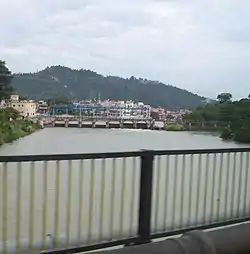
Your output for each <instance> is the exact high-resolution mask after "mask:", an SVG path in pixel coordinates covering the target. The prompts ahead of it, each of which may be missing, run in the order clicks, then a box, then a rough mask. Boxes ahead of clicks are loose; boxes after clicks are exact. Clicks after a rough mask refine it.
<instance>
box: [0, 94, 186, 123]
mask: <svg viewBox="0 0 250 254" xmlns="http://www.w3.org/2000/svg"><path fill="white" fill-rule="evenodd" d="M72 106H73V107H74V108H80V109H82V110H81V111H82V112H81V113H82V114H83V115H93V114H94V115H95V116H101V117H102V116H104V117H109V118H122V119H131V118H138V119H149V118H151V117H152V116H156V118H157V119H158V120H162V121H165V120H173V121H176V120H178V119H180V118H181V117H182V116H183V114H186V113H187V112H188V111H187V110H185V109H183V110H178V111H169V110H166V109H163V108H153V107H151V106H150V105H145V104H144V103H143V102H134V101H113V100H105V101H101V100H99V101H97V102H92V101H79V102H75V103H73V105H72ZM72 106H71V108H72ZM0 107H2V108H3V107H12V108H14V109H16V110H17V111H19V112H20V114H21V115H22V116H23V117H37V116H39V115H46V114H53V113H54V114H70V113H71V112H72V111H69V110H67V109H70V107H66V106H64V107H62V106H60V105H57V108H56V107H55V108H56V109H57V111H54V112H53V110H51V108H50V107H49V106H48V105H47V103H46V101H43V100H40V101H38V102H37V101H34V100H20V98H19V95H11V96H10V100H8V101H1V102H0ZM60 109H63V110H60ZM65 109H66V110H67V111H69V112H65ZM153 118H154V117H153Z"/></svg>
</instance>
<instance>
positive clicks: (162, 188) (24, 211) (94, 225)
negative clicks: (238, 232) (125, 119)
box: [0, 128, 250, 242]
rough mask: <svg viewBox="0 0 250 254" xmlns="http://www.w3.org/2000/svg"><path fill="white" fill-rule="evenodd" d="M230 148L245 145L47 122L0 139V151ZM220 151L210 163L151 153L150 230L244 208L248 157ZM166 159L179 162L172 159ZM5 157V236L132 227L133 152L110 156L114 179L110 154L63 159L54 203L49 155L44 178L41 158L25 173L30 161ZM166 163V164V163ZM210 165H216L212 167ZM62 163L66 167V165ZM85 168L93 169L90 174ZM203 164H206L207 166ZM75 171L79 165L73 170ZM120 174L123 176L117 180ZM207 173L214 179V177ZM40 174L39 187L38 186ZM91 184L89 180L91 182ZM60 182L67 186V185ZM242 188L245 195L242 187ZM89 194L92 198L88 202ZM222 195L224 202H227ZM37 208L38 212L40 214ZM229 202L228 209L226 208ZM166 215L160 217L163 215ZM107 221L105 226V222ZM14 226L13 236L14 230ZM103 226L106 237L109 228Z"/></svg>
mask: <svg viewBox="0 0 250 254" xmlns="http://www.w3.org/2000/svg"><path fill="white" fill-rule="evenodd" d="M232 147H246V146H244V145H240V144H236V143H233V142H223V141H221V140H220V139H219V137H218V136H216V135H214V136H213V135H209V134H205V133H203V134H202V133H191V132H165V131H151V130H124V129H123V130H120V129H111V130H106V129H80V128H47V129H44V130H41V131H38V132H36V133H34V134H32V135H30V136H27V137H25V138H22V139H20V140H17V141H15V142H13V143H12V144H6V145H3V146H2V147H1V148H0V155H33V154H61V153H92V152H116V151H137V150H140V149H153V150H163V149H165V150H167V149H202V148H232ZM226 156H227V155H225V156H223V158H224V159H223V161H221V158H219V157H218V158H217V161H216V162H214V158H210V157H211V156H210V157H209V158H208V157H206V155H204V156H201V157H200V161H199V158H198V157H197V156H196V157H194V158H192V156H189V155H188V156H186V158H183V157H178V158H177V159H176V158H175V157H174V156H170V157H171V158H168V157H166V156H163V157H162V158H156V161H155V173H154V192H153V204H154V205H153V214H152V230H153V231H155V232H159V231H161V230H166V229H173V228H178V226H179V227H182V226H183V225H184V224H185V225H187V224H190V223H192V221H193V222H197V220H198V221H199V222H200V223H204V222H205V223H206V222H209V221H210V220H216V218H214V219H213V217H211V214H212V216H217V219H218V218H220V217H222V216H224V217H225V216H226V217H230V216H231V217H232V216H237V215H239V214H240V213H241V215H244V214H245V213H246V212H247V209H249V205H250V204H248V203H249V202H248V203H247V204H246V200H249V199H250V197H249V194H248V193H249V190H248V185H247V181H248V175H250V174H248V173H247V172H248V169H249V168H248V167H249V164H247V163H249V157H248V155H247V154H243V155H241V157H240V155H237V156H236V157H234V158H233V157H232V156H231V157H230V156H227V157H226ZM167 163H168V164H167ZM174 163H179V164H178V165H175V164H174ZM192 163H193V164H192ZM214 163H215V164H214ZM8 164H9V165H8V170H7V172H8V173H7V216H6V217H7V218H3V216H1V218H0V225H3V220H6V221H7V223H6V225H7V238H8V240H9V241H14V242H15V240H16V239H17V238H19V237H21V238H22V239H27V238H29V237H31V236H32V238H33V239H32V241H34V242H39V241H41V240H42V239H43V238H44V233H50V234H52V235H54V234H57V230H56V228H57V226H58V234H59V235H60V237H61V238H62V239H65V237H66V236H67V234H70V238H71V241H72V242H76V240H77V239H78V238H79V236H80V238H81V240H82V241H86V239H89V237H90V238H91V239H89V240H93V239H94V240H98V239H110V238H115V237H123V236H128V235H134V234H136V227H137V222H138V220H137V210H138V196H139V176H140V175H139V172H140V171H139V165H140V161H139V158H136V159H132V158H131V159H130V158H129V159H126V161H124V160H117V162H116V164H115V166H116V170H115V171H116V173H115V179H114V183H112V180H111V178H112V176H113V174H114V171H113V168H112V167H113V166H112V165H114V164H113V161H112V160H107V161H106V162H105V164H104V163H103V161H100V160H98V161H97V162H95V164H94V165H93V164H91V161H84V162H83V164H81V163H79V161H75V162H74V161H73V162H72V164H70V165H69V164H67V163H64V162H62V163H61V164H60V175H59V177H60V180H59V187H58V190H59V195H60V198H59V203H58V205H57V199H56V198H55V195H56V194H55V192H56V187H57V183H56V173H57V171H56V163H55V162H50V163H49V164H48V178H47V180H44V179H45V178H44V164H43V163H36V165H35V170H34V171H33V172H35V173H34V175H33V176H32V174H31V172H32V164H30V163H22V165H21V166H20V165H18V164H16V163H8ZM79 165H80V166H79ZM167 165H169V167H168V168H167ZM190 165H192V166H190ZM232 165H233V166H232ZM239 165H240V168H242V170H241V171H240V172H238V171H236V173H235V172H234V171H233V168H232V167H234V169H235V168H236V166H239ZM18 167H19V170H20V169H21V171H22V175H21V184H20V186H21V188H19V189H17V183H18V174H17V172H18ZM191 167H192V168H191ZM214 167H216V168H217V169H216V170H215V168H214ZM69 168H70V169H71V170H68V169H69ZM93 168H94V170H95V172H94V173H93V175H92V172H93ZM103 169H104V170H105V172H104V170H103ZM123 169H124V170H123ZM197 169H200V170H197ZM204 169H211V170H209V172H208V170H207V171H206V170H204ZM212 169H213V170H214V171H213V170H212ZM81 171H82V172H83V171H84V172H83V173H82V174H81ZM177 171H178V172H177ZM210 171H211V172H214V173H211V172H210ZM70 172H71V173H70ZM207 172H208V173H207ZM230 172H231V173H230ZM220 173H221V174H220ZM213 174H214V178H213ZM91 176H94V178H93V181H91ZM0 177H1V178H0V183H1V184H0V185H1V186H3V182H1V181H3V165H2V167H1V166H0ZM124 177H125V178H126V180H125V181H124V182H123V180H122V179H123V178H124ZM246 178H247V179H246ZM102 179H104V180H102ZM197 179H198V180H197ZM214 179H219V180H218V181H217V183H215V182H214V181H215V180H214ZM245 179H246V180H245ZM45 181H46V186H47V188H46V190H47V191H46V192H45V191H44V186H45ZM234 181H235V182H236V183H235V184H234ZM229 182H230V183H232V184H231V185H232V186H231V185H230V184H228V183H229ZM32 184H33V185H34V189H33V191H32V195H31V192H30V188H31V187H30V185H32ZM91 184H94V185H93V188H92V189H91ZM68 185H71V188H70V189H69V188H68ZM221 186H222V187H221ZM230 186H231V187H230ZM228 188H229V189H228ZM122 189H124V191H122ZM91 190H92V192H91ZM198 190H199V191H198ZM231 190H233V191H234V192H235V190H238V192H237V193H236V194H234V193H231V192H232V191H231ZM2 191H3V188H1V190H0V211H1V213H2V209H3V195H2ZM246 192H247V194H245V193H246ZM166 193H167V194H166ZM217 193H219V194H218V195H219V196H218V195H217ZM45 194H46V196H47V200H46V206H45V204H44V201H45V200H44V195H45ZM216 195H217V196H216ZM69 196H70V198H69ZM90 197H92V201H91V200H90ZM111 197H113V198H114V199H113V200H114V203H112V198H111ZM165 197H166V198H165ZM230 197H231V201H228V202H227V199H228V200H229V199H230ZM79 198H80V199H82V202H79V200H80V199H79ZM102 198H104V199H103V200H104V202H103V203H102V202H101V200H102ZM204 198H206V199H207V202H206V203H204V202H203V201H204ZM239 198H240V200H239ZM31 203H33V205H34V206H33V207H34V209H32V206H31V205H30V204H31ZM18 204H20V207H21V209H20V214H19V213H18V212H19V210H18V209H17V207H18ZM197 205H198V208H197ZM45 207H46V214H45V213H44V209H45ZM69 207H70V209H69ZM57 208H58V209H57ZM197 209H198V210H197ZM230 209H231V210H232V209H234V210H235V211H234V212H233V213H230ZM122 210H123V211H122ZM79 211H80V213H79ZM237 213H238V214H237ZM31 214H33V218H32V223H31V224H32V225H31V224H30V218H31V217H30V215H31ZM18 216H20V217H21V223H20V228H19V225H18V223H17V222H18V220H17V217H18ZM44 216H46V217H44ZM166 216H167V218H164V217H166ZM121 218H122V219H121ZM44 219H46V224H45V223H43V220H44ZM56 222H58V225H57V224H56ZM68 222H69V223H68ZM101 222H102V223H101ZM111 222H112V224H113V226H112V228H111V227H110V224H111ZM67 223H68V224H70V227H67ZM90 228H91V229H90ZM19 231H20V235H19V233H17V232H19ZM100 232H101V233H100ZM112 232H113V233H112ZM111 233H112V234H113V236H111V235H110V234H111ZM90 235H91V236H90ZM0 237H1V238H2V237H3V236H2V230H0ZM78 240H79V239H78ZM0 242H1V240H0Z"/></svg>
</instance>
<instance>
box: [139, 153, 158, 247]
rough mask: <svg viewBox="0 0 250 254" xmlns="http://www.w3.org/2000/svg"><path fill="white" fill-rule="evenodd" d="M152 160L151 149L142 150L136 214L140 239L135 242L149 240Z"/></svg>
mask: <svg viewBox="0 0 250 254" xmlns="http://www.w3.org/2000/svg"><path fill="white" fill-rule="evenodd" d="M153 161H154V154H153V151H147V150H144V151H143V153H142V155H141V179H140V201H139V214H138V215H139V225H138V235H139V238H140V240H139V241H138V242H137V243H136V244H143V243H149V242H150V227H151V199H152V186H153Z"/></svg>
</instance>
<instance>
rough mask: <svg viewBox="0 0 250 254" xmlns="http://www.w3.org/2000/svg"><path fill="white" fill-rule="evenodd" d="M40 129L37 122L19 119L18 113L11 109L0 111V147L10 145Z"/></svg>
mask: <svg viewBox="0 0 250 254" xmlns="http://www.w3.org/2000/svg"><path fill="white" fill-rule="evenodd" d="M40 129H41V125H40V122H39V121H37V120H28V119H21V118H20V116H19V113H18V112H17V111H16V110H14V109H11V108H6V109H0V145H3V144H4V143H10V142H12V141H14V140H17V139H19V138H22V137H25V136H27V135H29V134H32V133H33V132H35V131H37V130H40Z"/></svg>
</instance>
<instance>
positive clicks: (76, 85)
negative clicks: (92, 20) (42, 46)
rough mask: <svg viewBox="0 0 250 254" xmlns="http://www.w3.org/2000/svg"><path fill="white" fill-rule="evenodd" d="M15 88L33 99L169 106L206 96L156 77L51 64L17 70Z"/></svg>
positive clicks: (188, 104)
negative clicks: (34, 70) (96, 99)
mask: <svg viewBox="0 0 250 254" xmlns="http://www.w3.org/2000/svg"><path fill="white" fill-rule="evenodd" d="M12 86H13V88H14V89H15V90H16V91H17V92H19V93H20V94H21V95H23V96H26V97H29V98H32V99H49V98H58V96H67V97H70V99H77V100H83V99H90V98H94V97H98V95H99V94H100V96H101V99H102V100H104V99H113V100H134V101H143V102H144V103H146V104H150V105H152V106H155V107H157V106H161V107H164V108H169V109H178V108H195V107H197V106H199V105H201V104H202V102H203V100H204V98H203V97H200V96H198V95H195V94H193V93H191V92H188V91H186V90H183V89H180V88H177V87H173V86H170V85H165V84H163V83H161V82H157V81H149V80H146V79H142V78H135V77H131V78H129V79H124V78H120V77H114V76H107V77H104V76H102V75H100V74H98V73H96V72H93V71H90V70H83V69H81V70H74V69H70V68H67V67H63V66H52V67H47V68H46V69H44V70H42V71H39V72H37V73H21V74H14V78H13V79H12Z"/></svg>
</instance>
